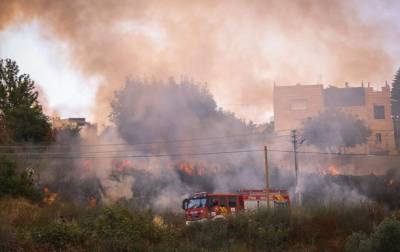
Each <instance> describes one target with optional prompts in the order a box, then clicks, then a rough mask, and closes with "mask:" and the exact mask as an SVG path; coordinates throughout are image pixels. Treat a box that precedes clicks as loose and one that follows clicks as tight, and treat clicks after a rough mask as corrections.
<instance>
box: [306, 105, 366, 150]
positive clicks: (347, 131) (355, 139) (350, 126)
mask: <svg viewBox="0 0 400 252" xmlns="http://www.w3.org/2000/svg"><path fill="white" fill-rule="evenodd" d="M370 135H371V130H370V129H369V128H368V127H367V126H366V124H365V122H364V121H363V120H361V119H359V118H357V117H355V116H353V115H351V114H350V113H345V112H343V111H341V110H327V111H324V112H322V113H320V114H319V115H318V116H317V117H314V118H310V119H309V120H306V121H304V132H303V136H304V139H305V140H306V142H307V143H308V144H310V145H314V146H316V147H318V148H321V149H327V150H330V151H339V150H340V148H342V147H354V146H356V145H359V144H363V143H366V142H367V141H368V137H369V136H370Z"/></svg>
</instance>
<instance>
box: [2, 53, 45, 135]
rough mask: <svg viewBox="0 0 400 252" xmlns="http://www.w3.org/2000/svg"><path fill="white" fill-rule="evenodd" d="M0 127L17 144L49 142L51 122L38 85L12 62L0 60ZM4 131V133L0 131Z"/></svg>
mask: <svg viewBox="0 0 400 252" xmlns="http://www.w3.org/2000/svg"><path fill="white" fill-rule="evenodd" d="M0 122H1V123H0V125H1V124H3V125H4V127H3V128H4V131H5V133H6V134H7V135H8V136H9V137H10V138H11V139H12V140H14V141H15V142H27V141H33V142H48V141H51V139H52V129H51V124H50V123H49V119H48V117H47V116H46V115H44V114H43V110H42V107H41V105H40V104H39V102H38V92H37V91H36V90H35V82H34V81H33V80H31V79H30V77H29V75H27V74H21V75H20V74H19V68H18V65H17V63H16V62H15V61H12V60H11V59H6V60H2V59H0ZM0 130H1V129H0Z"/></svg>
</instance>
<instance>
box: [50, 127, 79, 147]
mask: <svg viewBox="0 0 400 252" xmlns="http://www.w3.org/2000/svg"><path fill="white" fill-rule="evenodd" d="M81 130H82V127H80V126H78V125H76V126H73V125H67V126H64V127H62V128H60V129H54V135H55V136H56V141H57V142H58V143H63V144H73V143H75V144H76V143H78V142H79V141H80V132H81Z"/></svg>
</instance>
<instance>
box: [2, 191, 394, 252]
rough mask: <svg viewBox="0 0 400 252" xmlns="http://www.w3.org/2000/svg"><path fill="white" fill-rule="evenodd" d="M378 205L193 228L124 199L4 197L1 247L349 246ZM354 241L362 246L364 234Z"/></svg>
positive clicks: (244, 216) (251, 216)
mask: <svg viewBox="0 0 400 252" xmlns="http://www.w3.org/2000/svg"><path fill="white" fill-rule="evenodd" d="M375 211H376V210H374V209H372V208H371V206H363V205H360V206H358V207H348V206H346V207H344V206H336V207H335V206H329V207H323V208H321V207H315V208H314V209H311V208H308V209H301V208H300V209H291V210H290V209H286V210H285V209H279V210H276V209H275V210H270V211H266V210H265V211H259V212H247V213H240V214H238V215H237V216H234V217H232V216H231V217H228V218H226V219H225V220H218V221H207V222H203V223H195V224H193V225H190V226H186V225H185V224H184V222H183V214H174V213H163V214H162V215H161V216H160V215H154V214H153V213H151V212H149V211H144V210H136V209H130V208H127V207H126V206H124V205H120V204H114V205H109V206H98V207H97V208H87V207H85V206H82V205H71V204H69V203H68V202H64V203H62V204H53V205H51V206H43V207H38V206H36V205H34V204H32V203H29V202H27V201H23V200H19V199H4V198H3V199H0V224H2V225H0V248H1V244H10V246H11V244H13V246H14V247H18V248H22V249H21V250H27V251H343V249H344V246H345V241H346V238H347V237H348V236H349V235H351V233H352V232H364V233H370V232H371V231H372V230H373V228H372V227H373V226H374V224H375V223H379V222H380V221H381V219H380V217H379V216H375V215H373V214H371V213H372V212H375ZM396 225H397V224H396ZM380 226H386V224H385V225H383V224H381V225H380ZM377 230H381V229H380V228H377ZM382 230H383V231H376V232H375V233H376V235H372V236H371V237H378V238H374V239H377V242H375V243H376V244H379V241H383V239H380V238H379V237H380V236H382V235H383V236H385V237H386V236H387V235H388V234H389V233H388V231H390V230H391V231H394V232H395V233H396V232H397V231H396V230H395V229H393V228H390V229H387V228H382ZM392 238H393V239H394V237H392ZM363 239H364V238H363ZM386 241H388V240H386ZM388 242H390V241H388ZM353 244H356V246H358V245H357V240H355V241H354V242H353Z"/></svg>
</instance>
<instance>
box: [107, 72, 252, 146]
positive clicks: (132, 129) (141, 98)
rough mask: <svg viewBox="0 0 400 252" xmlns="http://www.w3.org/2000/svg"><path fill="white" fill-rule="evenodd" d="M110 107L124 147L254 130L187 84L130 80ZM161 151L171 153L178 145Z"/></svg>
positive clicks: (203, 91) (204, 90)
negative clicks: (141, 143) (124, 144)
mask: <svg viewBox="0 0 400 252" xmlns="http://www.w3.org/2000/svg"><path fill="white" fill-rule="evenodd" d="M111 105H112V114H111V120H112V121H113V122H114V123H115V125H116V126H117V129H118V132H119V134H120V135H121V137H122V138H123V139H124V140H125V141H126V142H127V143H136V142H151V141H156V140H160V139H162V140H168V139H185V138H199V137H210V136H224V135H235V134H246V133H251V132H253V131H254V128H255V127H254V125H253V124H251V123H246V122H244V121H243V120H240V119H238V118H237V117H235V115H234V114H233V113H228V112H225V111H222V110H221V109H218V108H217V105H216V102H215V100H214V98H213V96H212V95H211V94H210V92H209V91H208V89H207V88H206V87H204V86H202V85H198V84H195V83H193V82H192V81H189V80H182V81H181V82H180V83H176V82H175V80H174V79H172V78H170V79H169V81H167V82H166V83H162V82H158V81H154V80H153V81H150V83H148V82H146V81H143V80H136V79H135V80H132V79H131V80H128V81H127V82H126V85H125V87H124V88H123V89H121V90H120V91H118V92H117V93H116V95H115V98H114V100H113V102H112V104H111ZM217 140H218V139H216V141H217ZM237 140H238V141H240V140H241V139H237ZM159 145H160V146H161V145H162V144H159ZM144 147H145V146H144ZM162 147H163V148H165V149H168V150H169V151H171V152H172V151H174V150H175V149H174V148H176V147H177V144H176V143H175V144H170V145H168V144H167V143H166V144H165V145H164V146H162Z"/></svg>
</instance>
